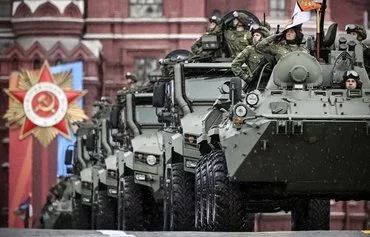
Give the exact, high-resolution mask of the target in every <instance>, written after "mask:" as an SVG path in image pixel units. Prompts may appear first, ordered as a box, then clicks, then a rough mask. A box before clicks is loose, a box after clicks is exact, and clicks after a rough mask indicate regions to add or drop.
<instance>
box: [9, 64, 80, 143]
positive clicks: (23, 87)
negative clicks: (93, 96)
mask: <svg viewBox="0 0 370 237" xmlns="http://www.w3.org/2000/svg"><path fill="white" fill-rule="evenodd" d="M17 76H18V82H17V86H16V88H15V89H13V88H12V89H8V90H5V92H6V93H7V94H8V95H9V97H10V102H9V109H8V110H7V112H6V113H5V115H4V118H5V119H6V120H7V126H12V125H18V126H21V131H20V136H19V139H21V140H22V139H24V138H25V137H27V136H28V135H30V134H33V135H34V136H35V137H36V138H37V140H39V141H40V143H41V144H42V145H43V146H44V147H47V146H48V145H49V144H50V142H51V141H52V140H53V139H54V138H55V137H56V135H58V134H61V135H63V136H64V137H66V138H68V139H70V138H71V133H70V128H69V127H70V124H72V123H73V122H75V121H82V120H84V119H87V116H86V114H85V113H84V111H83V110H82V109H81V108H80V107H79V106H78V104H77V100H78V99H79V98H80V97H82V96H84V95H85V94H86V92H87V91H86V90H82V91H78V90H73V89H72V72H71V71H66V72H62V73H57V74H52V73H51V72H50V68H49V65H48V63H47V62H45V63H44V65H43V66H42V68H41V70H40V71H38V72H36V71H21V72H20V73H18V75H17Z"/></svg>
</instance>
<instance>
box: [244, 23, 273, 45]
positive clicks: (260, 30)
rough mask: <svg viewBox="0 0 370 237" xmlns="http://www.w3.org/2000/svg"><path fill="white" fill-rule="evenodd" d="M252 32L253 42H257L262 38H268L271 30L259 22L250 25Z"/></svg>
mask: <svg viewBox="0 0 370 237" xmlns="http://www.w3.org/2000/svg"><path fill="white" fill-rule="evenodd" d="M249 30H250V32H251V33H252V36H253V38H252V40H253V44H257V43H258V41H260V40H262V39H263V38H266V37H268V36H269V35H270V31H269V30H268V29H267V28H266V27H264V26H260V25H257V24H253V25H251V27H250V29H249Z"/></svg>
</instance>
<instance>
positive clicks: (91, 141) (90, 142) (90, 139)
mask: <svg viewBox="0 0 370 237" xmlns="http://www.w3.org/2000/svg"><path fill="white" fill-rule="evenodd" d="M85 145H86V150H87V151H94V150H95V134H89V135H88V136H87V138H86V143H85Z"/></svg>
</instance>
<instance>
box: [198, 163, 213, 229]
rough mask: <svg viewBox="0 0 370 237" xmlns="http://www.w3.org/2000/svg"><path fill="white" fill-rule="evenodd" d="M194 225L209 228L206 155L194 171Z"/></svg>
mask: <svg viewBox="0 0 370 237" xmlns="http://www.w3.org/2000/svg"><path fill="white" fill-rule="evenodd" d="M195 179H196V180H195V226H196V228H197V230H200V231H205V230H210V225H209V223H208V222H207V217H208V214H209V210H208V208H207V207H208V201H207V199H208V183H207V156H206V157H204V158H202V159H201V160H200V161H199V162H198V164H197V167H196V171H195Z"/></svg>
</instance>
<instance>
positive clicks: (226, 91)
mask: <svg viewBox="0 0 370 237" xmlns="http://www.w3.org/2000/svg"><path fill="white" fill-rule="evenodd" d="M218 90H219V91H220V93H221V94H229V93H230V81H226V82H224V83H223V84H222V85H221V86H220V87H219V88H218Z"/></svg>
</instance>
